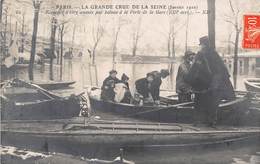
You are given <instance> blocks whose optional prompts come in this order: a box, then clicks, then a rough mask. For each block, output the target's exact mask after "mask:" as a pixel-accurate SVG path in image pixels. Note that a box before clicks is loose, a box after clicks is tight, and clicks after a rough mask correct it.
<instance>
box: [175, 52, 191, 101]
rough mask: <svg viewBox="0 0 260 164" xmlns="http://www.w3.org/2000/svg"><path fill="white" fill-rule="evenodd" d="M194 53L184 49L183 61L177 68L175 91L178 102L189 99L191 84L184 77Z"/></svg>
mask: <svg viewBox="0 0 260 164" xmlns="http://www.w3.org/2000/svg"><path fill="white" fill-rule="evenodd" d="M194 56H195V53H193V52H191V51H186V52H185V55H184V57H183V62H182V63H181V64H180V66H179V68H178V73H177V76H176V93H177V94H178V101H179V103H183V102H189V101H191V91H192V90H191V86H190V85H189V84H188V83H187V82H186V81H185V78H186V76H187V74H188V72H189V70H190V67H191V64H192V61H193V57H194Z"/></svg>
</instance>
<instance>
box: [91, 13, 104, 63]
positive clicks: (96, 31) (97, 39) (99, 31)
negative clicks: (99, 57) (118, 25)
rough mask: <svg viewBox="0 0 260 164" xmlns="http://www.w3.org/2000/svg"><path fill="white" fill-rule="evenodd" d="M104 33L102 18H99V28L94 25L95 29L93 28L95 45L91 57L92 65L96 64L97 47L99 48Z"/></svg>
mask: <svg viewBox="0 0 260 164" xmlns="http://www.w3.org/2000/svg"><path fill="white" fill-rule="evenodd" d="M104 32H105V30H104V27H103V25H102V24H101V20H100V17H98V22H97V26H96V27H95V26H94V25H93V27H92V38H93V42H94V43H93V47H92V52H91V56H92V64H93V65H94V64H95V58H96V49H97V46H98V44H99V42H100V40H101V38H102V37H103V35H104Z"/></svg>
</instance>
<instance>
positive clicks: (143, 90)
mask: <svg viewBox="0 0 260 164" xmlns="http://www.w3.org/2000/svg"><path fill="white" fill-rule="evenodd" d="M135 88H136V91H137V92H138V93H139V94H141V95H142V96H143V97H144V98H148V97H149V94H150V93H151V85H150V84H149V82H148V81H147V79H146V78H142V79H139V80H137V81H136V82H135Z"/></svg>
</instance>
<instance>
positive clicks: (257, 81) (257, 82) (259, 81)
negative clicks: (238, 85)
mask: <svg viewBox="0 0 260 164" xmlns="http://www.w3.org/2000/svg"><path fill="white" fill-rule="evenodd" d="M244 84H245V87H246V90H247V91H250V92H260V78H246V79H245V80H244Z"/></svg>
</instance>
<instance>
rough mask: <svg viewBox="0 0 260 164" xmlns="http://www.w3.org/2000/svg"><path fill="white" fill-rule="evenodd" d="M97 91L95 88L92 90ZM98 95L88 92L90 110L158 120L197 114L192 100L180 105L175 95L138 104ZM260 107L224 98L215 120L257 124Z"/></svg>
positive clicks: (241, 99) (183, 120)
mask: <svg viewBox="0 0 260 164" xmlns="http://www.w3.org/2000/svg"><path fill="white" fill-rule="evenodd" d="M95 92H96V91H95ZM99 97H100V96H99V95H98V94H97V95H95V94H92V93H90V95H89V100H90V107H91V110H92V112H93V111H94V112H95V111H101V112H110V113H113V114H117V115H121V116H123V117H133V118H139V119H146V120H153V121H159V122H180V123H192V122H194V121H193V120H194V118H193V117H194V116H195V115H196V114H197V113H196V111H195V110H194V103H193V102H187V103H181V104H179V103H178V102H177V99H176V98H174V96H168V97H161V102H163V105H160V106H137V105H133V104H124V103H115V102H107V101H103V100H101V99H100V98H99ZM259 118H260V111H259V109H250V108H249V99H248V98H247V96H245V97H239V98H237V99H235V100H233V101H223V102H221V104H220V105H219V111H218V122H219V123H220V124H227V125H230V124H232V125H242V124H250V125H253V124H254V125H257V126H258V125H259V123H260V120H259Z"/></svg>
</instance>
